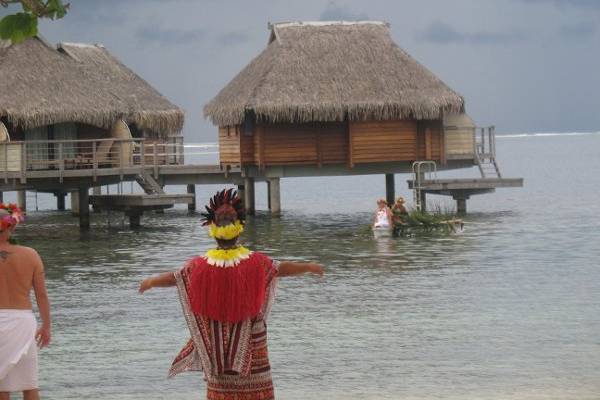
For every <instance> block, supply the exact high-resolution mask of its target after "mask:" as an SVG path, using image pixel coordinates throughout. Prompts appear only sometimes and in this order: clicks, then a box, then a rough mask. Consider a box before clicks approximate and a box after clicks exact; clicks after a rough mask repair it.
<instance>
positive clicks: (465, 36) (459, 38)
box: [417, 21, 526, 45]
mask: <svg viewBox="0 0 600 400" xmlns="http://www.w3.org/2000/svg"><path fill="white" fill-rule="evenodd" d="M525 38H526V36H525V35H524V34H523V33H522V32H517V31H513V32H488V31H478V32H460V31H458V30H456V29H455V28H453V27H452V26H451V25H448V24H446V23H444V22H441V21H437V22H433V23H431V24H430V25H429V26H428V27H427V28H426V29H425V30H423V31H421V32H420V33H418V34H417V39H419V40H421V41H425V42H431V43H437V44H453V43H465V44H475V45H501V44H510V43H515V42H518V41H522V40H524V39H525Z"/></svg>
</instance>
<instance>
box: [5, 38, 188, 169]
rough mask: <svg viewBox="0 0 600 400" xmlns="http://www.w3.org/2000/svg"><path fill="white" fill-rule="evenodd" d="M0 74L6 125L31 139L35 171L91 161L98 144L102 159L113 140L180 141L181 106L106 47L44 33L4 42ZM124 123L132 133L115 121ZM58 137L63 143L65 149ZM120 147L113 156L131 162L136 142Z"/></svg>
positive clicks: (19, 138) (15, 137)
mask: <svg viewBox="0 0 600 400" xmlns="http://www.w3.org/2000/svg"><path fill="white" fill-rule="evenodd" d="M0 76H2V79H1V80H0V123H2V124H3V125H5V126H6V128H7V130H8V135H9V136H10V141H11V143H12V142H17V143H29V145H28V146H27V151H26V155H25V156H26V157H27V168H28V169H46V168H51V167H52V166H53V165H56V163H55V162H54V161H55V160H58V158H59V157H62V158H63V159H69V160H74V161H77V160H79V161H81V160H84V161H85V159H86V158H85V157H84V156H82V154H84V153H85V154H87V160H88V161H89V160H91V156H90V152H91V151H92V150H91V149H92V147H93V148H94V149H97V147H99V146H100V145H103V146H104V147H107V148H106V149H103V151H105V153H98V154H94V157H95V158H96V159H95V162H96V163H97V162H98V161H102V160H98V158H102V157H108V156H109V155H110V154H111V152H112V153H114V152H115V147H114V146H113V147H111V145H112V142H111V140H112V139H114V143H117V142H119V141H120V142H123V141H124V140H127V139H131V140H134V139H138V138H145V141H146V143H147V144H149V145H152V144H153V143H154V144H157V145H158V144H163V145H166V144H168V143H175V142H180V141H181V136H180V132H181V129H182V127H183V119H184V114H183V112H182V110H181V109H180V108H179V107H177V106H176V105H174V104H173V103H171V102H170V101H169V100H167V99H166V98H165V97H164V96H162V95H161V94H160V93H159V92H158V91H157V90H156V89H154V88H153V87H152V86H150V85H149V84H148V83H147V82H146V81H144V80H143V79H142V78H140V77H139V76H138V75H136V74H135V73H134V72H132V71H131V70H130V69H129V68H127V67H126V66H125V65H123V64H122V63H121V62H120V61H119V60H117V59H116V58H115V57H114V56H112V55H111V54H110V53H109V52H108V51H107V50H106V49H105V48H104V47H103V46H102V45H97V44H95V45H88V44H79V43H61V44H59V45H58V46H57V47H54V46H51V45H49V44H48V43H47V42H46V41H45V40H44V39H43V38H41V37H35V38H32V39H29V40H26V41H24V42H22V43H20V44H16V45H9V44H8V43H6V42H4V43H2V44H0ZM121 121H122V122H124V124H125V130H126V132H125V131H124V130H123V126H120V127H119V126H115V125H116V124H117V125H118V124H119V123H121ZM95 140H105V142H103V143H102V142H97V143H95V144H93V141H95ZM56 141H62V142H64V143H62V145H61V146H60V154H58V153H59V149H58V146H57V142H56ZM86 141H88V142H87V143H86ZM119 147H120V148H119V149H118V150H119V151H120V153H119V154H118V155H113V159H119V158H122V157H123V156H127V158H128V160H129V161H131V160H132V159H133V154H125V153H123V152H125V151H126V152H127V153H131V152H133V151H134V150H135V146H134V143H133V141H132V142H131V143H129V145H128V146H127V145H126V144H123V143H121V146H119ZM173 148H174V149H177V148H179V147H178V146H173ZM94 151H96V150H94ZM0 158H1V155H0ZM138 159H139V157H138ZM2 164H3V163H2V160H0V169H1V168H2Z"/></svg>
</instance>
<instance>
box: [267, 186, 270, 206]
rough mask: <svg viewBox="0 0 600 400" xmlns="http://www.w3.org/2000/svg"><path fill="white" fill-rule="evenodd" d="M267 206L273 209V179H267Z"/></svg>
mask: <svg viewBox="0 0 600 400" xmlns="http://www.w3.org/2000/svg"><path fill="white" fill-rule="evenodd" d="M267 208H268V209H269V210H270V209H271V181H267Z"/></svg>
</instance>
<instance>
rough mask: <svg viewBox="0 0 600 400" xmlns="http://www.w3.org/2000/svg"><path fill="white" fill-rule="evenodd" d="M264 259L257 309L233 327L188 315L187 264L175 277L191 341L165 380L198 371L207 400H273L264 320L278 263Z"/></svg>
mask: <svg viewBox="0 0 600 400" xmlns="http://www.w3.org/2000/svg"><path fill="white" fill-rule="evenodd" d="M264 258H265V261H266V262H265V265H264V268H266V269H267V271H268V273H267V274H266V276H267V281H266V282H265V285H266V287H267V290H266V296H265V297H266V298H265V301H264V304H263V307H262V310H261V312H260V313H259V315H258V316H256V317H255V318H253V319H246V320H244V321H241V322H238V323H226V322H220V321H214V320H211V319H209V318H207V317H204V316H202V315H194V314H193V313H192V311H191V307H190V303H189V287H190V286H189V277H190V271H191V268H193V265H192V264H188V265H186V266H185V267H184V268H182V269H181V270H180V271H178V272H177V273H176V274H175V276H176V281H177V288H178V291H179V298H180V301H181V305H182V307H183V313H184V316H185V318H186V321H187V324H188V327H189V329H190V333H191V338H190V340H189V341H188V343H187V344H186V345H185V346H184V347H183V349H182V350H181V351H180V353H179V354H178V355H177V357H176V358H175V360H174V361H173V364H172V366H171V370H170V371H169V376H170V377H171V376H174V375H176V374H178V373H181V372H185V371H200V370H202V371H204V376H205V378H206V381H207V399H209V400H213V399H214V400H216V399H219V400H229V399H236V400H254V399H261V400H268V399H273V398H274V392H273V382H272V379H271V366H270V364H269V355H268V350H267V324H266V319H267V316H268V314H269V311H270V308H271V305H272V303H273V298H274V295H275V288H276V285H277V267H278V263H276V262H273V261H272V260H270V259H269V258H268V257H266V256H265V257H264Z"/></svg>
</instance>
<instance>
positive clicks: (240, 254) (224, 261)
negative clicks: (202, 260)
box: [204, 246, 252, 267]
mask: <svg viewBox="0 0 600 400" xmlns="http://www.w3.org/2000/svg"><path fill="white" fill-rule="evenodd" d="M250 254H252V252H251V251H250V250H248V249H247V248H245V247H244V246H238V247H236V248H234V249H226V250H225V249H212V250H209V251H207V252H206V254H205V255H204V256H205V257H206V261H208V263H209V264H210V265H214V266H215V267H235V266H236V265H238V264H239V263H240V262H241V261H243V260H245V259H247V258H248V257H250Z"/></svg>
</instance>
